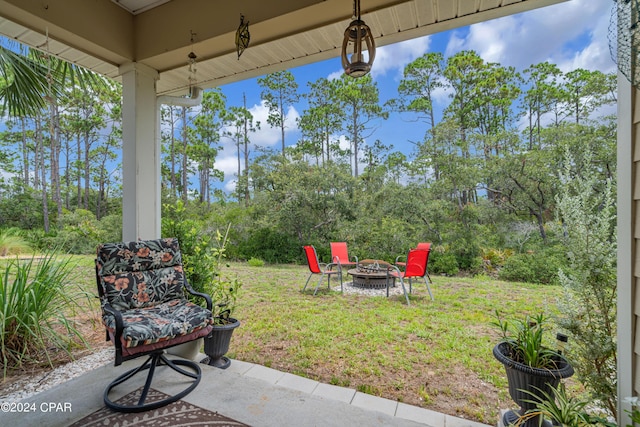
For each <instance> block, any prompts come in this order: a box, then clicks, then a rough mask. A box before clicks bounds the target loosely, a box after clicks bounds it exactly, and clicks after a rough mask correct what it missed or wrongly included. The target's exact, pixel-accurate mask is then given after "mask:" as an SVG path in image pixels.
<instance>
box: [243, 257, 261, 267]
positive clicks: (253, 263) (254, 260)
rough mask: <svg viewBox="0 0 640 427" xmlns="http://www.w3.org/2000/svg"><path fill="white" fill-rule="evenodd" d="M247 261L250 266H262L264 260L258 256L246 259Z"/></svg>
mask: <svg viewBox="0 0 640 427" xmlns="http://www.w3.org/2000/svg"><path fill="white" fill-rule="evenodd" d="M247 263H248V264H249V265H250V266H251V267H263V266H264V261H263V260H261V259H258V258H251V259H249V261H247Z"/></svg>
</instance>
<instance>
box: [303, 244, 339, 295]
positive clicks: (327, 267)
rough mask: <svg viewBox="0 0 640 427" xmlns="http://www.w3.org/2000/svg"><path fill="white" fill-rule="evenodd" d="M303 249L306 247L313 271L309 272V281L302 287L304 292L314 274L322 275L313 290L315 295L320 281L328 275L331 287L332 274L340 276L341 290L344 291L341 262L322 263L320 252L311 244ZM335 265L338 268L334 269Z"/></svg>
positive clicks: (328, 282) (305, 251) (328, 286)
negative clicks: (319, 256) (319, 259)
mask: <svg viewBox="0 0 640 427" xmlns="http://www.w3.org/2000/svg"><path fill="white" fill-rule="evenodd" d="M303 249H304V253H305V255H306V256H307V264H308V265H309V270H310V271H311V274H309V277H308V278H307V283H305V284H304V288H302V292H304V290H305V289H307V285H308V284H309V280H311V277H312V276H313V275H314V274H319V275H320V279H319V280H318V284H317V285H316V289H315V290H314V291H313V294H314V295H315V294H316V292H318V287H319V286H320V283H322V279H323V278H324V276H327V288H329V289H331V276H333V275H338V276H339V277H340V291H341V292H342V291H343V288H342V268H341V267H340V264H338V263H334V262H332V263H330V264H324V263H321V262H320V261H318V254H317V253H316V248H314V247H313V246H311V245H309V246H304V247H303ZM334 267H337V269H336V270H334V269H333V268H334Z"/></svg>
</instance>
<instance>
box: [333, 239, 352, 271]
mask: <svg viewBox="0 0 640 427" xmlns="http://www.w3.org/2000/svg"><path fill="white" fill-rule="evenodd" d="M329 245H330V246H331V262H333V263H337V264H340V265H341V266H346V267H350V266H352V265H358V257H357V256H354V257H353V258H349V250H348V249H347V243H346V242H331V243H330V244H329ZM352 259H353V260H352Z"/></svg>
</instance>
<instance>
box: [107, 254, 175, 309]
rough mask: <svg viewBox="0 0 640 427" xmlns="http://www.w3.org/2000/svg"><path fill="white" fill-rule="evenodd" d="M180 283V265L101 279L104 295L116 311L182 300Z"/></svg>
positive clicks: (119, 274)
mask: <svg viewBox="0 0 640 427" xmlns="http://www.w3.org/2000/svg"><path fill="white" fill-rule="evenodd" d="M183 282H184V272H183V271H182V266H180V265H178V266H175V267H167V268H158V269H155V270H146V271H138V272H125V273H118V274H112V275H110V276H102V277H101V283H102V288H103V291H104V296H105V297H106V298H107V300H108V301H109V302H110V303H111V305H112V306H113V308H115V309H116V310H119V311H125V310H130V309H135V308H144V307H153V306H154V305H156V304H160V303H162V302H167V301H169V300H172V299H182V298H184V294H183V291H182V288H183V287H182V283H183Z"/></svg>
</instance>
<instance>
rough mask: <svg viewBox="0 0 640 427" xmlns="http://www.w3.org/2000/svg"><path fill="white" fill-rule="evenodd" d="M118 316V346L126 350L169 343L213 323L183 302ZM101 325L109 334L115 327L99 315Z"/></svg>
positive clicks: (106, 316) (105, 315)
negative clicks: (119, 336) (119, 335)
mask: <svg viewBox="0 0 640 427" xmlns="http://www.w3.org/2000/svg"><path fill="white" fill-rule="evenodd" d="M121 314H122V320H123V323H124V328H123V331H122V343H123V346H124V347H126V348H129V347H137V346H140V345H146V344H152V343H157V342H160V341H166V340H172V339H174V338H176V337H179V336H182V335H187V334H190V333H192V332H195V331H197V330H200V329H202V328H205V327H207V326H208V325H210V324H212V323H213V318H212V315H211V312H210V311H209V310H207V309H206V308H202V307H200V306H198V305H196V304H193V303H191V302H189V301H187V300H186V299H181V300H172V301H168V302H164V303H160V304H157V305H155V306H153V307H143V308H135V309H131V310H127V311H124V312H122V313H121ZM102 321H103V323H104V324H105V326H106V327H107V328H108V329H109V331H110V332H112V333H113V332H114V330H115V327H116V324H115V319H114V318H113V316H111V315H109V314H108V313H106V312H104V311H103V316H102Z"/></svg>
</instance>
